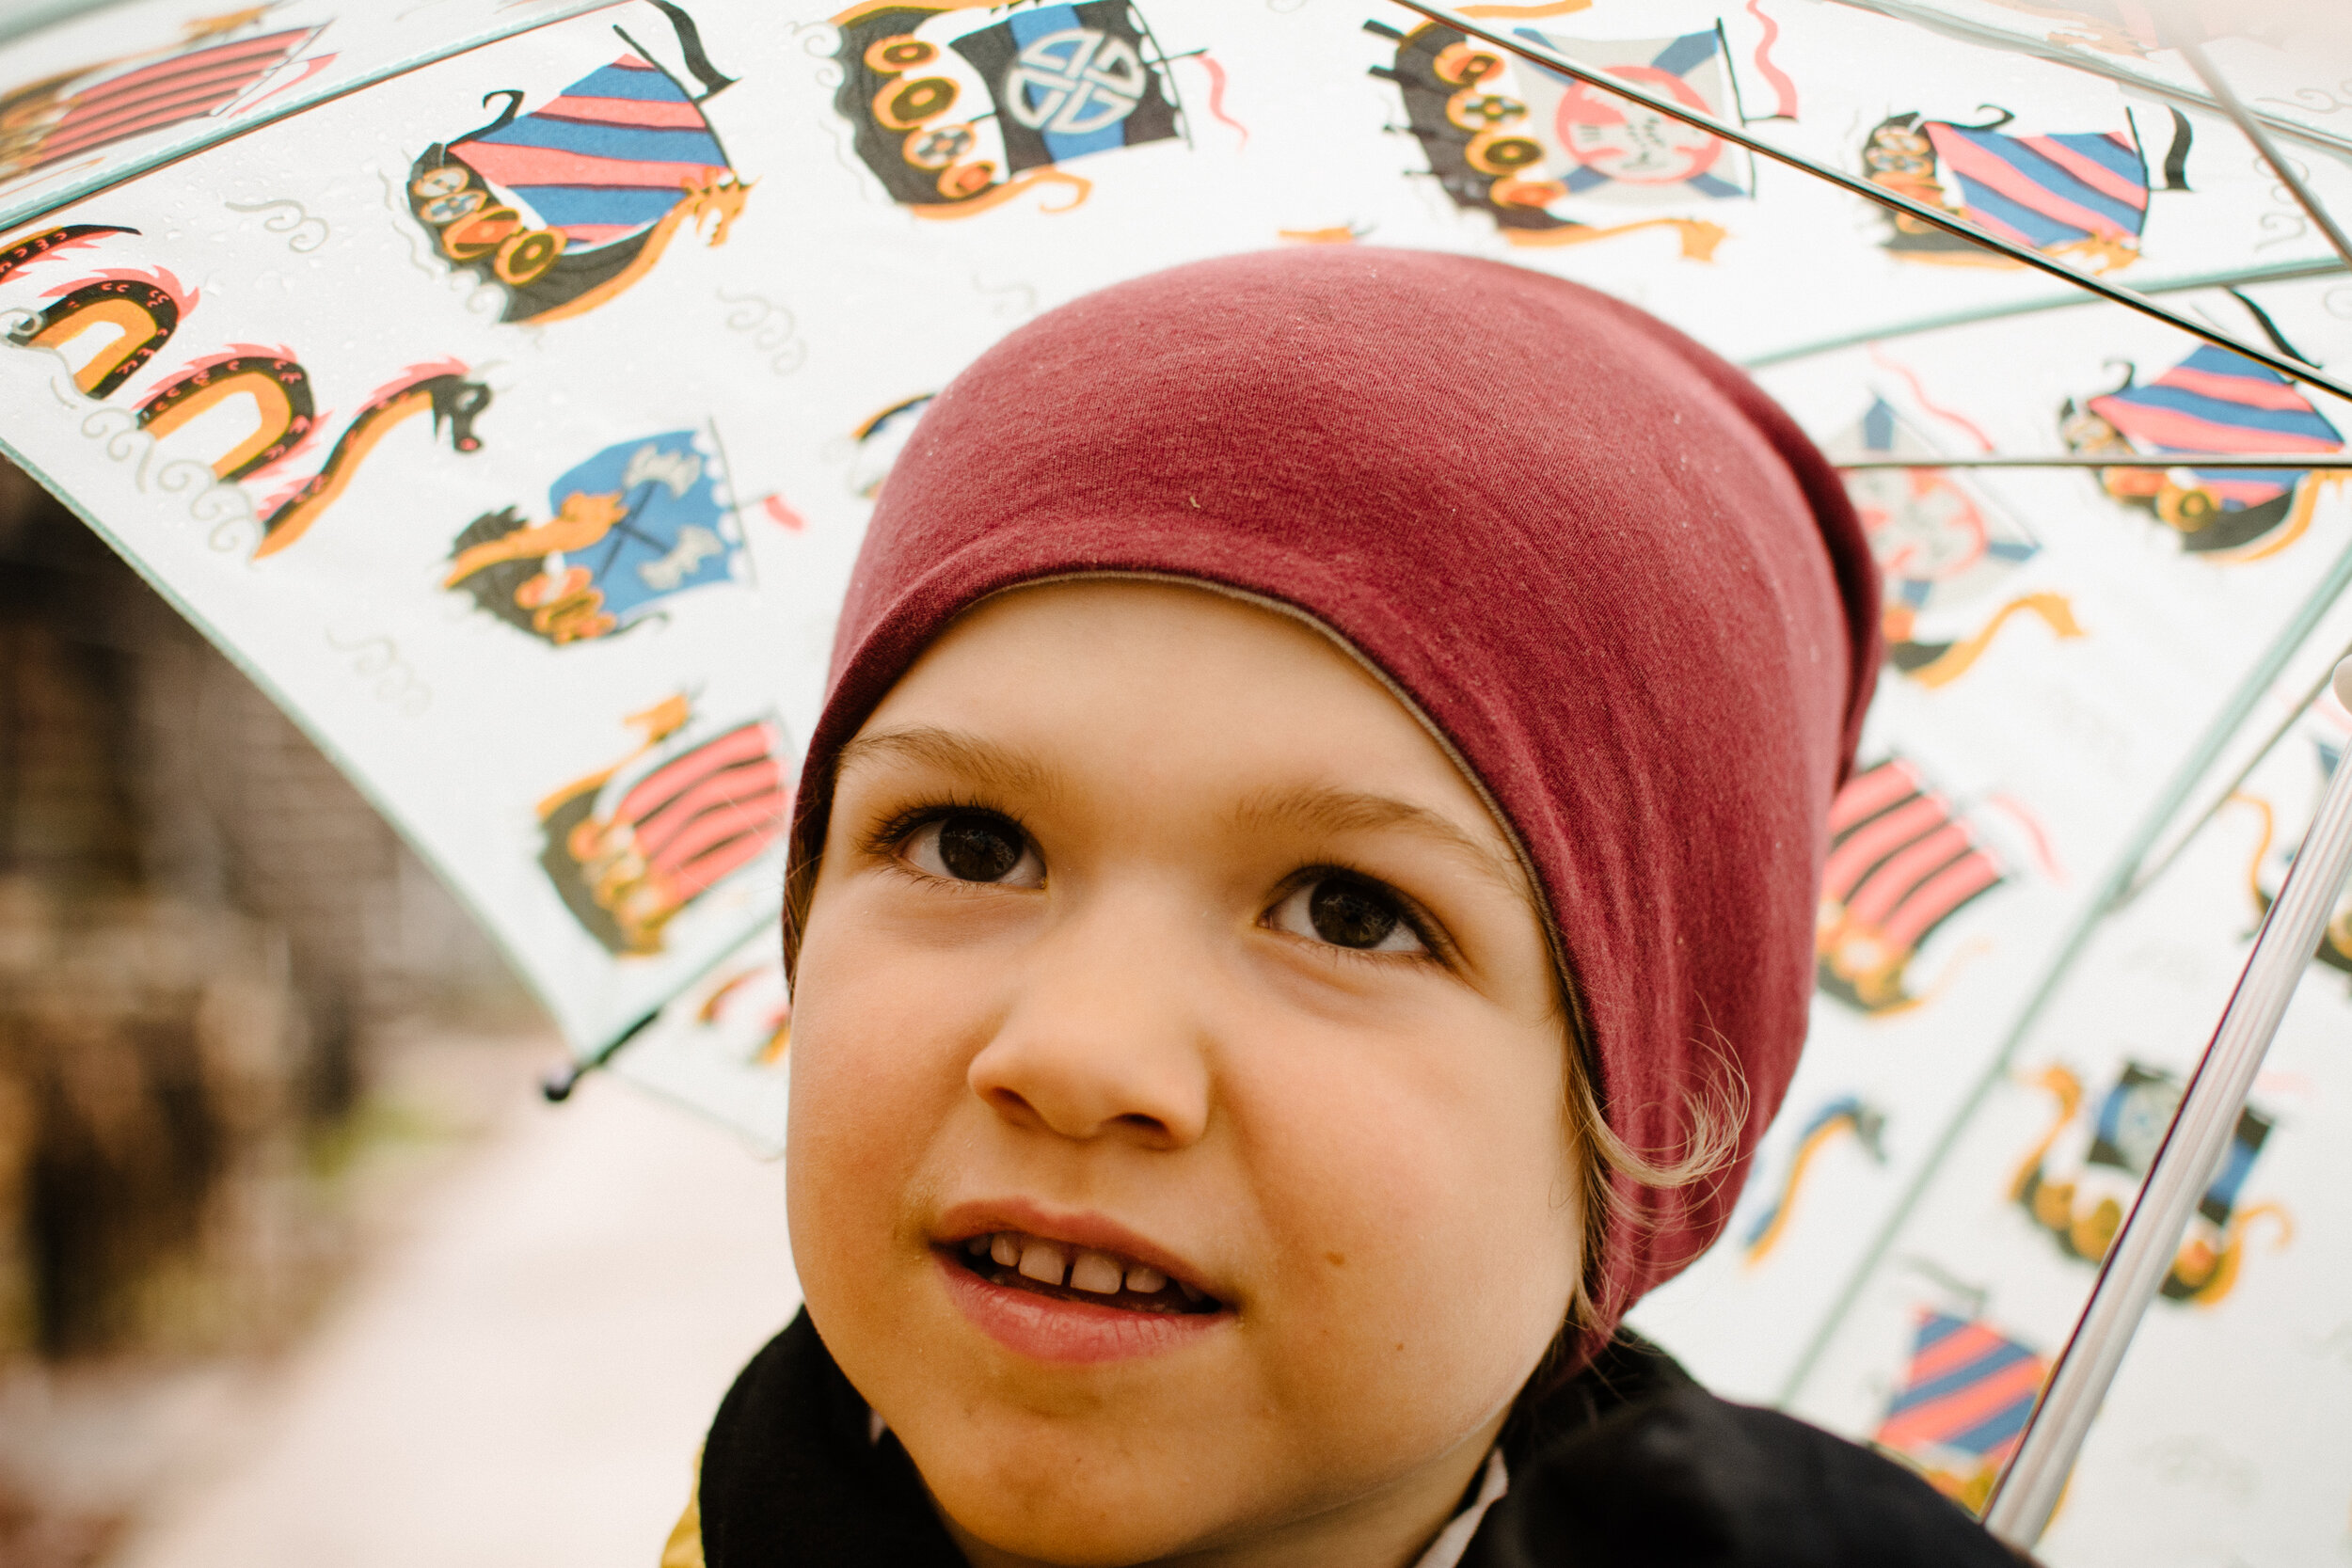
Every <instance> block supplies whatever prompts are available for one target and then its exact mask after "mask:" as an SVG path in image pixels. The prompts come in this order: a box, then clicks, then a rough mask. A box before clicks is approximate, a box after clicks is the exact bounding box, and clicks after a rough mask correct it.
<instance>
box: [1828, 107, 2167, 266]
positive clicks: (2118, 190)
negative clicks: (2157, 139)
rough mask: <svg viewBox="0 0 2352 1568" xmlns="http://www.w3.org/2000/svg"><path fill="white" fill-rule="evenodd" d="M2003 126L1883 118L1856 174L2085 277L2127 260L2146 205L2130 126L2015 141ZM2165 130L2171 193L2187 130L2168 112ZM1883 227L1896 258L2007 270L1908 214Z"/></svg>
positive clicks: (2134, 252) (2143, 172) (2135, 252)
mask: <svg viewBox="0 0 2352 1568" xmlns="http://www.w3.org/2000/svg"><path fill="white" fill-rule="evenodd" d="M2011 119H2013V117H2012V116H2010V115H2009V114H2008V113H2006V112H2003V113H2000V115H1999V118H1998V119H1994V120H1993V121H1991V122H1990V123H1988V124H1985V125H1958V124H1955V123H1953V122H1952V121H1950V120H1948V119H1922V118H1921V117H1920V116H1919V115H1918V114H1916V113H1912V114H1901V115H1894V116H1890V117H1889V118H1887V119H1883V120H1881V121H1880V122H1879V123H1878V124H1877V125H1876V126H1875V127H1873V128H1872V129H1871V132H1870V135H1869V136H1868V138H1867V140H1866V141H1864V143H1863V145H1862V166H1863V171H1864V177H1865V178H1866V179H1867V180H1868V181H1869V182H1871V183H1872V184H1874V185H1881V186H1883V187H1885V188H1886V189H1888V190H1890V191H1895V192H1898V193H1899V194H1900V195H1903V196H1907V197H1910V198H1912V199H1914V200H1915V201H1918V202H1921V203H1923V204H1925V205H1927V206H1930V207H1934V208H1938V209H1941V210H1942V211H1944V212H1947V213H1950V214H1953V215H1954V216H1955V217H1961V218H1965V219H1966V220H1967V221H1968V222H1970V223H1973V224H1975V225H1976V226H1977V227H1978V228H1979V229H1982V230H1986V231H1987V232H1988V233H1991V234H1994V235H1995V236H1997V237H1999V238H2001V239H2004V240H2007V241H2009V242H2010V244H2012V245H2023V246H2025V247H2026V249H2029V250H2038V251H2041V252H2042V254H2044V255H2048V256H2058V257H2063V258H2065V259H2068V260H2070V261H2077V262H2079V263H2081V264H2082V265H2084V266H2087V267H2090V269H2091V270H2093V271H2095V272H2112V271H2114V270H2116V269H2118V268H2120V267H2126V266H2129V265H2131V263H2132V262H2133V261H2137V259H2138V257H2139V237H2140V231H2141V230H2142V229H2144V228H2145V227H2146V225H2147V222H2148V199H2149V184H2148V165H2147V160H2146V159H2145V158H2144V157H2143V156H2142V154H2141V152H2140V148H2139V141H2138V136H2137V129H2136V128H2135V130H2134V131H2133V132H2132V133H2130V134H2126V133H2124V132H2120V131H2087V132H2071V133H2065V134H2061V135H2033V136H2018V135H2009V134H2007V133H2005V132H2004V131H2002V130H2001V129H2000V128H2001V127H2002V126H2005V125H2007V124H2009V123H2010V120H2011ZM2174 127H2175V138H2174V142H2173V150H2172V152H2171V154H2170V155H2169V158H2168V160H2167V170H2168V172H2169V174H2171V175H2172V176H2173V179H2172V184H2173V185H2174V186H2175V187H2180V184H2181V182H2180V179H2179V171H2180V168H2181V166H2182V164H2183V162H2184V161H2185V159H2186V157H2187V155H2188V135H2189V132H2188V122H2187V121H2186V120H2185V119H2181V118H2180V117H2179V116H2177V115H2176V116H2175V117H2174ZM1889 219H1890V221H1891V223H1892V225H1893V232H1892V234H1891V235H1890V236H1889V238H1888V239H1887V242H1886V249H1887V250H1888V251H1889V252H1890V253H1891V254H1893V255H1895V256H1897V257H1899V258H1901V259H1903V260H1905V261H1937V262H1943V263H1947V264H1949V265H1957V266H1999V267H2007V266H2015V265H2017V263H2016V262H2014V261H2010V260H2009V259H2008V258H2006V257H2003V256H1997V255H1994V254H1993V253H1992V252H1990V251H1986V250H1984V249H1981V248H1979V246H1977V245H1973V244H1971V243H1970V242H1968V241H1966V240H1963V239H1962V238H1960V237H1959V236H1958V235H1954V234H1947V233H1946V232H1944V231H1943V230H1940V229H1937V228H1934V227H1933V226H1931V225H1930V224H1927V223H1924V222H1922V221H1921V220H1919V219H1918V218H1915V217H1913V216H1911V215H1910V214H1907V213H1894V214H1889Z"/></svg>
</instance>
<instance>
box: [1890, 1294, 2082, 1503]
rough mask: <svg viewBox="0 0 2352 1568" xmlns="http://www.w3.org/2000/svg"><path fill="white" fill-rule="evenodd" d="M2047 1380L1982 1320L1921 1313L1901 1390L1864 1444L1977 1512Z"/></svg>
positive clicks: (2038, 1363) (2037, 1362) (2035, 1359)
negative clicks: (1871, 1444) (1900, 1460)
mask: <svg viewBox="0 0 2352 1568" xmlns="http://www.w3.org/2000/svg"><path fill="white" fill-rule="evenodd" d="M2048 1375H2049V1364H2048V1363H2047V1362H2046V1361H2044V1360H2043V1359H2042V1356H2041V1355H2040V1354H2037V1353H2036V1352H2035V1351H2034V1350H2033V1349H2032V1347H2030V1346H2028V1345H2026V1344H2025V1343H2024V1342H2023V1341H2021V1340H2017V1339H2013V1338H2010V1337H2009V1336H2008V1335H2006V1334H2003V1333H2001V1332H2000V1331H1999V1330H1998V1329H1995V1328H1994V1327H1993V1326H1992V1325H1991V1324H1989V1323H1985V1322H1984V1321H1983V1320H1982V1319H1979V1318H1963V1317H1960V1316H1958V1315H1956V1314H1954V1313H1950V1312H1939V1311H1935V1310H1932V1309H1930V1310H1923V1311H1921V1312H1920V1314H1919V1318H1918V1324H1917V1326H1916V1327H1915V1329H1914V1330H1913V1333H1912V1342H1911V1360H1910V1363H1909V1365H1908V1366H1906V1367H1905V1368H1904V1370H1903V1380H1902V1386H1900V1387H1899V1388H1897V1389H1896V1390H1895V1394H1894V1397H1893V1398H1892V1399H1890V1400H1889V1401H1888V1402H1887V1405H1886V1417H1885V1419H1883V1420H1882V1421H1881V1422H1880V1423H1879V1427H1878V1431H1877V1432H1876V1433H1873V1434H1872V1438H1871V1440H1872V1441H1873V1442H1874V1443H1875V1444H1877V1445H1878V1446H1879V1447H1880V1448H1883V1449H1887V1450H1889V1451H1890V1452H1892V1453H1894V1454H1897V1455H1899V1456H1900V1457H1901V1458H1903V1459H1904V1460H1907V1461H1908V1462H1909V1463H1911V1464H1912V1465H1915V1467H1917V1468H1918V1469H1919V1470H1920V1472H1921V1473H1923V1474H1924V1475H1925V1476H1926V1477H1927V1479H1928V1480H1929V1481H1931V1482H1933V1483H1934V1485H1935V1488H1936V1490H1938V1491H1939V1492H1942V1493H1943V1494H1944V1495H1945V1496H1946V1497H1950V1498H1952V1499H1953V1500H1954V1501H1956V1502H1958V1503H1960V1504H1961V1505H1962V1506H1963V1507H1965V1508H1967V1509H1969V1510H1970V1511H1972V1512H1976V1513H1981V1512H1983V1509H1984V1504H1985V1500H1986V1499H1987V1498H1988V1497H1991V1496H1992V1494H1993V1484H1994V1481H1998V1480H1999V1479H2000V1474H2001V1467H2002V1466H2003V1465H2006V1464H2008V1463H2009V1459H2010V1455H2011V1454H2012V1453H2014V1452H2015V1451H2016V1449H2017V1444H2018V1440H2019V1439H2020V1437H2022V1436H2023V1435H2024V1433H2025V1430H2026V1418H2027V1417H2028V1416H2030V1415H2031V1414H2032V1413H2033V1402H2034V1398H2035V1396H2036V1395H2038V1394H2039V1393H2040V1392H2041V1391H2042V1380H2043V1379H2044V1378H2046V1377H2047V1376H2048Z"/></svg>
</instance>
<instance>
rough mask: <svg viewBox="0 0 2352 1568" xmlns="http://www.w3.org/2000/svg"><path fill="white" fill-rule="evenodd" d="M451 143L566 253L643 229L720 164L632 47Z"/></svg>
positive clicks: (680, 101) (723, 163)
mask: <svg viewBox="0 0 2352 1568" xmlns="http://www.w3.org/2000/svg"><path fill="white" fill-rule="evenodd" d="M451 150H452V151H453V152H455V153H457V154H458V155H459V156H460V157H462V158H463V159H464V160H465V161H466V162H467V163H469V164H470V165H472V166H474V168H476V169H477V170H479V171H480V172H481V174H482V177H483V178H484V179H485V180H489V181H492V182H496V183H497V184H499V185H501V186H503V187H504V188H505V189H507V190H508V191H511V192H512V193H514V195H515V197H516V198H517V199H519V200H521V201H523V202H526V203H528V204H529V205H530V207H531V209H532V211H533V212H535V213H536V214H539V221H540V222H541V223H542V224H544V225H546V226H547V227H548V228H550V229H554V230H559V231H560V232H561V233H562V234H563V235H564V249H565V250H566V252H570V251H576V250H581V249H586V248H589V247H592V246H596V245H610V244H612V242H613V241H615V240H621V239H626V238H628V237H629V236H630V235H633V234H637V233H640V232H642V231H644V230H647V229H650V228H651V227H653V225H655V224H657V223H659V222H660V221H661V219H662V218H663V217H664V216H665V215H666V214H668V213H669V211H670V210H671V209H672V208H673V207H675V206H676V205H677V204H678V203H679V202H681V201H683V200H684V199H686V196H687V193H688V192H689V191H690V190H692V189H694V188H696V187H700V186H706V185H708V184H709V183H711V182H713V181H715V180H717V179H718V178H719V177H721V176H722V175H723V174H725V173H726V172H727V168H728V165H727V156H726V153H725V151H724V150H723V149H722V148H721V147H720V146H719V140H718V138H717V137H716V136H714V135H711V134H710V125H709V122H708V121H707V120H706V119H703V112H702V110H701V109H700V108H699V107H698V106H696V104H695V103H694V101H693V100H692V99H691V98H689V97H688V96H687V94H686V89H685V88H683V87H680V86H678V84H677V83H676V82H675V81H674V80H672V79H671V78H670V76H669V74H668V73H667V72H665V71H661V70H660V69H659V68H658V67H656V66H654V65H653V64H652V63H650V62H649V61H646V60H644V59H642V58H640V57H639V56H637V55H633V54H632V55H622V56H621V57H620V58H619V59H616V60H614V61H613V62H612V64H611V65H608V66H603V67H600V68H598V69H597V70H596V71H591V72H589V73H588V74H587V75H585V76H583V77H581V78H580V80H579V81H577V82H574V83H573V84H572V85H571V86H570V87H566V88H564V92H563V94H562V96H560V97H558V98H556V99H554V100H553V101H551V102H549V103H544V104H542V105H540V106H539V107H538V108H536V109H533V110H532V112H531V113H529V114H527V115H521V116H518V117H517V118H516V119H514V120H512V121H510V122H508V123H507V124H505V125H502V126H501V127H499V128H498V129H497V130H495V131H490V132H486V133H485V134H484V135H480V136H474V137H469V138H467V139H466V140H464V141H462V142H459V143H456V144H455V145H453V147H452V149H451Z"/></svg>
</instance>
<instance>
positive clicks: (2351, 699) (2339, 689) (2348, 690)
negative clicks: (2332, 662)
mask: <svg viewBox="0 0 2352 1568" xmlns="http://www.w3.org/2000/svg"><path fill="white" fill-rule="evenodd" d="M2335 685H2336V701H2337V702H2339V703H2342V704H2343V705H2344V706H2345V707H2347V708H2352V658H2347V659H2345V660H2344V662H2343V663H2341V664H2339V665H2337V666H2336V682H2335Z"/></svg>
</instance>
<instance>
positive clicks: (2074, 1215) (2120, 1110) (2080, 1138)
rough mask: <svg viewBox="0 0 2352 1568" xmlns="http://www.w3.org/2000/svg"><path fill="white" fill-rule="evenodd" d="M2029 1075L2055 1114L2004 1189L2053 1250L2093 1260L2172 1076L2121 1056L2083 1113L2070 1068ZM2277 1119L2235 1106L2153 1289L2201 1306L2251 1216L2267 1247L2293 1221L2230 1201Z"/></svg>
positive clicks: (2226, 1280) (2141, 1172)
mask: <svg viewBox="0 0 2352 1568" xmlns="http://www.w3.org/2000/svg"><path fill="white" fill-rule="evenodd" d="M2035 1083H2036V1085H2037V1086H2038V1087H2040V1088H2042V1090H2043V1091H2045V1092H2046V1093H2048V1094H2049V1096H2050V1097H2051V1099H2052V1100H2053V1101H2055V1102H2056V1105H2057V1115H2056V1117H2054V1119H2053V1120H2052V1121H2051V1124H2050V1126H2049V1128H2048V1130H2047V1131H2046V1132H2044V1133H2043V1134H2042V1139H2041V1141H2040V1142H2039V1143H2037V1144H2036V1145H2035V1146H2034V1147H2033V1148H2032V1149H2031V1150H2029V1151H2028V1152H2027V1153H2026V1158H2025V1160H2024V1161H2023V1162H2022V1163H2021V1164H2019V1166H2018V1168H2017V1174H2016V1176H2015V1178H2014V1179H2013V1180H2011V1182H2010V1199H2011V1201H2013V1202H2014V1203H2016V1204H2017V1206H2018V1207H2019V1208H2021V1209H2023V1210H2024V1211H2025V1212H2026V1214H2027V1215H2028V1216H2029V1217H2030V1218H2031V1219H2032V1221H2033V1223H2034V1225H2035V1226H2036V1227H2038V1228H2040V1229H2042V1231H2044V1232H2046V1233H2047V1234H2048V1235H2049V1236H2050V1237H2051V1239H2052V1240H2054V1241H2055V1242H2056V1243H2058V1250H2059V1251H2060V1252H2061V1253H2063V1254H2064V1255H2065V1256H2067V1257H2069V1258H2072V1259H2078V1260H2080V1261H2082V1262H2085V1263H2090V1264H2094V1265H2095V1264H2097V1263H2099V1262H2102V1261H2103V1260H2105V1259H2106V1255H2107V1248H2108V1247H2109V1246H2110V1245H2112V1244H2113V1243H2114V1241H2115V1235H2116V1232H2117V1231H2118V1230H2120V1229H2121V1228H2122V1225H2123V1216H2124V1214H2125V1213H2126V1212H2129V1210H2130V1208H2131V1203H2132V1199H2133V1197H2134V1196H2135V1195H2137V1192H2138V1191H2139V1184H2140V1182H2141V1181H2142V1180H2145V1179H2146V1177H2147V1174H2148V1166H2149V1164H2150V1162H2151V1161H2152V1160H2153V1158H2154V1157H2155V1152H2156V1148H2157V1147H2158V1146H2159V1145H2160V1144H2161V1143H2162V1142H2163V1141H2164V1133H2165V1129H2166V1128H2167V1127H2169V1126H2170V1125H2171V1121H2172V1113H2173V1111H2174V1109H2175V1108H2176V1107H2177V1106H2178V1105H2179V1104H2180V1102H2181V1081H2180V1079H2179V1078H2178V1077H2177V1076H2175V1075H2174V1074H2172V1073H2170V1072H2167V1071H2165V1070H2163V1069H2158V1068H2148V1067H2143V1066H2141V1065H2140V1064H2139V1063H2137V1062H2126V1063H2125V1064H2124V1065H2123V1069H2122V1072H2121V1073H2120V1074H2119V1075H2118V1076H2117V1078H2116V1080H2115V1082H2114V1084H2113V1085H2110V1086H2109V1087H2108V1089H2107V1091H2106V1094H2105V1095H2104V1096H2102V1097H2101V1098H2100V1101H2099V1104H2098V1107H2097V1109H2096V1111H2095V1112H2094V1113H2093V1114H2092V1115H2091V1116H2090V1117H2087V1118H2086V1117H2083V1116H2082V1110H2083V1103H2084V1096H2083V1086H2082V1081H2081V1080H2080V1079H2079V1078H2077V1077H2075V1076H2074V1073H2073V1072H2071V1071H2069V1070H2068V1069H2065V1068H2062V1067H2051V1068H2047V1069H2043V1070H2042V1073H2041V1074H2040V1076H2039V1077H2038V1078H2037V1079H2036V1080H2035ZM2276 1125H2277V1124H2276V1122H2274V1121H2273V1119H2272V1118H2271V1117H2268V1116H2265V1114H2264V1113H2263V1112H2261V1111H2259V1110H2257V1109H2255V1108H2254V1107H2252V1106H2250V1105H2249V1106H2247V1107H2246V1108H2245V1109H2243V1110H2241V1111H2240V1112H2239V1113H2238V1120H2237V1128H2236V1131H2235V1132H2234V1133H2233V1137H2232V1141H2231V1145H2230V1153H2229V1156H2228V1158H2227V1159H2226V1160H2224V1161H2223V1163H2222V1166H2221V1169H2220V1171H2219V1172H2218V1173H2217V1175H2216V1176H2215V1177H2214V1179H2213V1181H2212V1183H2211V1184H2210V1185H2209V1186H2207V1187H2206V1189H2205V1193H2204V1196H2203V1197H2202V1198H2201V1199H2200V1200H2199V1202H2198V1205H2197V1213H2196V1215H2195V1216H2194V1217H2193V1218H2192V1219H2191V1220H2190V1221H2189V1228H2188V1234H2187V1235H2186V1237H2185V1239H2184V1240H2183V1241H2182V1243H2181V1246H2180V1249H2179V1251H2178V1252H2176V1253H2175V1254H2174V1255H2173V1259H2172V1266H2171V1268H2170V1269H2169V1271H2168V1272H2167V1273H2166V1275H2165V1276H2164V1281H2163V1284H2162V1285H2161V1287H2160V1289H2161V1290H2162V1291H2163V1292H2164V1294H2165V1296H2166V1297H2167V1298H2168V1299H2169V1300H2172V1301H2185V1302H2191V1303H2194V1304H2196V1305H2199V1306H2203V1307H2210V1306H2213V1305H2214V1304H2216V1303H2217V1302H2219V1301H2220V1300H2221V1299H2222V1298H2223V1297H2225V1296H2227V1295H2228V1294H2229V1293H2230V1291H2232V1289H2233V1288H2234V1287H2235V1286H2236V1284H2237V1277H2238V1269H2239V1265H2240V1263H2241V1261H2242V1260H2243V1258H2244V1254H2245V1245H2246V1240H2247V1235H2248V1232H2249V1228H2250V1227H2252V1226H2254V1225H2255V1224H2256V1223H2257V1222H2260V1221H2265V1220H2266V1221H2268V1222H2270V1224H2271V1226H2272V1227H2274V1231H2275V1239H2274V1241H2273V1243H2272V1246H2273V1249H2274V1250H2275V1249H2276V1248H2278V1247H2282V1246H2284V1245H2286V1244H2287V1243H2288V1242H2289V1241H2291V1240H2292V1239H2293V1237H2294V1225H2293V1222H2292V1221H2291V1220H2290V1219H2289V1218H2288V1216H2287V1212H2286V1211H2285V1210H2284V1209H2282V1208H2280V1206H2279V1205H2278V1204H2276V1203H2261V1204H2256V1205H2254V1206H2252V1207H2251V1208H2248V1209H2243V1210H2241V1209H2240V1208H2239V1207H2238V1195H2239V1192H2240V1190H2241V1189H2242V1188H2243V1187H2244V1186H2245V1184H2246V1178H2247V1174H2248V1172H2249V1171H2250V1170H2252V1168H2253V1165H2254V1160H2255V1157H2256V1156H2257V1155H2259V1154H2260V1153H2261V1152H2262V1149H2263V1145H2264V1144H2265V1142H2266V1141H2267V1140H2268V1139H2269V1137H2270V1133H2271V1131H2272V1129H2273V1128H2274V1127H2275V1126H2276Z"/></svg>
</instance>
